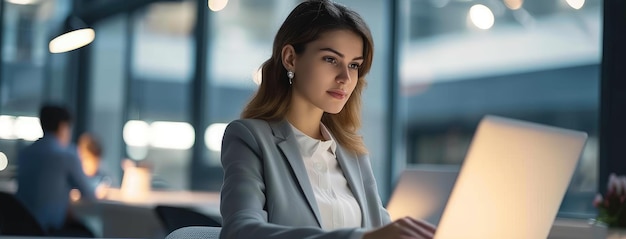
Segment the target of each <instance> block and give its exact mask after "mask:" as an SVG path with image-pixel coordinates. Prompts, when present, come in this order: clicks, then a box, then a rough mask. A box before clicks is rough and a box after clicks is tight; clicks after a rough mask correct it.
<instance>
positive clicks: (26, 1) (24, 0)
mask: <svg viewBox="0 0 626 239" xmlns="http://www.w3.org/2000/svg"><path fill="white" fill-rule="evenodd" d="M7 2H9V3H13V4H19V5H31V4H35V3H38V2H39V0H7Z"/></svg>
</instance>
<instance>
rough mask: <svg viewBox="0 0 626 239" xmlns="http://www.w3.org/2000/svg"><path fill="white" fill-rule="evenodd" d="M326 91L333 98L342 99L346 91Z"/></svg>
mask: <svg viewBox="0 0 626 239" xmlns="http://www.w3.org/2000/svg"><path fill="white" fill-rule="evenodd" d="M327 93H328V94H329V95H330V96H332V97H333V98H335V99H339V100H343V99H345V98H346V95H347V94H346V92H345V91H343V90H329V91H327Z"/></svg>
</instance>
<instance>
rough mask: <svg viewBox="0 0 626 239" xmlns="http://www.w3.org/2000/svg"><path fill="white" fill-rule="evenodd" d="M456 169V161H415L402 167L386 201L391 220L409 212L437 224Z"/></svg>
mask: <svg viewBox="0 0 626 239" xmlns="http://www.w3.org/2000/svg"><path fill="white" fill-rule="evenodd" d="M459 169H460V167H459V166H457V165H454V166H452V165H446V166H442V165H418V166H415V167H412V168H407V169H405V170H404V171H402V173H401V174H400V177H399V178H398V182H397V183H396V187H395V188H394V190H393V193H392V194H391V198H390V199H389V202H388V203H387V211H388V212H389V215H390V216H391V220H393V221H395V220H396V219H399V218H403V217H407V216H409V217H413V218H419V219H423V220H426V221H428V222H430V223H432V224H434V225H437V224H438V223H439V219H440V218H441V214H443V209H444V208H445V206H446V202H447V201H448V198H449V197H450V193H451V192H452V187H454V182H455V181H456V177H457V175H458V173H459Z"/></svg>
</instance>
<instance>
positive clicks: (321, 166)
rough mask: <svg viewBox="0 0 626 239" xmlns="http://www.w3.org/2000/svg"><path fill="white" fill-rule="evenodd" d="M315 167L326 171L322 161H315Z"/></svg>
mask: <svg viewBox="0 0 626 239" xmlns="http://www.w3.org/2000/svg"><path fill="white" fill-rule="evenodd" d="M313 167H315V169H317V171H326V167H325V165H324V163H323V162H320V161H315V163H313Z"/></svg>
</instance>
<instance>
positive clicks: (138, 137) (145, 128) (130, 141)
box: [122, 120, 150, 147]
mask: <svg viewBox="0 0 626 239" xmlns="http://www.w3.org/2000/svg"><path fill="white" fill-rule="evenodd" d="M149 134H150V125H148V123H146V122H144V121H141V120H129V121H128V122H126V124H124V129H123V130H122V138H124V142H125V143H126V144H127V145H129V146H136V147H144V146H147V145H148V136H149Z"/></svg>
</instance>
